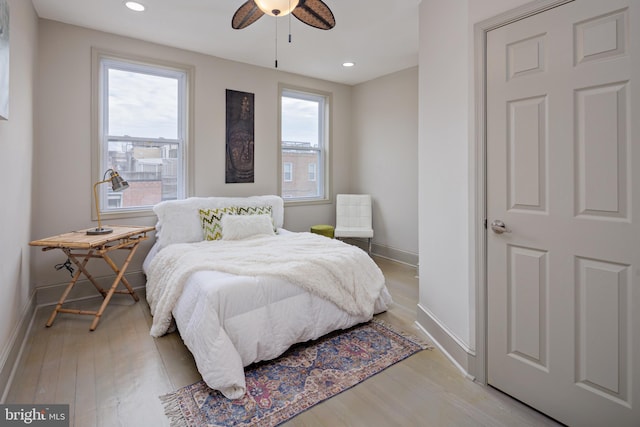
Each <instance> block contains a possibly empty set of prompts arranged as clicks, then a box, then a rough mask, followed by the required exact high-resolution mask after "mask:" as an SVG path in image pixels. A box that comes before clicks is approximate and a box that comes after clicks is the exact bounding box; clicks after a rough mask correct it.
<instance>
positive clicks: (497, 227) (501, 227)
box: [491, 219, 511, 234]
mask: <svg viewBox="0 0 640 427" xmlns="http://www.w3.org/2000/svg"><path fill="white" fill-rule="evenodd" d="M491 229H492V230H493V232H494V233H496V234H502V233H511V230H507V226H506V225H505V224H504V222H503V221H502V220H500V219H495V220H493V222H491Z"/></svg>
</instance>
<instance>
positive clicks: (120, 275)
mask: <svg viewBox="0 0 640 427" xmlns="http://www.w3.org/2000/svg"><path fill="white" fill-rule="evenodd" d="M138 244H139V242H136V243H134V244H133V246H132V247H131V248H130V252H129V255H128V256H127V258H126V259H125V261H124V263H123V264H122V267H121V268H120V269H118V267H117V266H116V265H115V263H114V262H113V261H112V260H111V258H109V257H108V256H107V254H105V253H103V254H102V258H103V259H104V260H105V261H107V264H109V265H110V266H111V268H114V267H115V268H114V271H117V272H118V273H117V276H116V278H115V280H114V281H113V284H112V285H111V287H110V288H109V291H107V295H106V296H105V298H104V301H103V302H102V305H101V306H100V310H98V312H97V313H96V317H95V319H93V323H91V327H90V328H89V330H90V331H95V330H96V328H97V327H98V322H99V321H100V318H101V317H102V313H103V312H104V309H105V308H106V307H107V305H108V304H109V301H111V297H113V294H114V293H115V292H116V288H117V287H118V284H119V283H120V281H121V280H122V279H123V278H124V277H123V276H124V273H125V271H127V268H128V267H129V263H130V262H131V259H132V258H133V254H134V253H135V252H136V249H137V248H138ZM125 281H126V279H125ZM123 284H124V282H123ZM125 286H126V287H127V289H129V290H130V291H131V296H132V297H133V299H134V300H136V301H138V296H137V295H136V293H135V292H134V291H133V288H131V286H128V283H127V284H126V285H125Z"/></svg>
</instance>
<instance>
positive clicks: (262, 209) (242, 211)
mask: <svg viewBox="0 0 640 427" xmlns="http://www.w3.org/2000/svg"><path fill="white" fill-rule="evenodd" d="M235 208H236V214H237V215H269V217H270V218H271V225H272V226H273V231H274V232H275V231H276V230H277V228H276V225H275V222H274V220H273V208H272V207H271V206H269V205H264V206H236V207H235Z"/></svg>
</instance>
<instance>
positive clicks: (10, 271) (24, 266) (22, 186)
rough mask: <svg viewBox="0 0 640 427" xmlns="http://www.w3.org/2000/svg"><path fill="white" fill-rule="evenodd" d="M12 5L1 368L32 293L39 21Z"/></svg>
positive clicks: (20, 0) (4, 128)
mask: <svg viewBox="0 0 640 427" xmlns="http://www.w3.org/2000/svg"><path fill="white" fill-rule="evenodd" d="M8 4H9V10H10V46H11V47H10V72H9V82H10V83H9V97H10V98H9V120H8V121H4V120H0V153H2V154H1V155H0V157H1V158H2V167H0V182H2V183H3V189H2V202H0V236H1V237H0V286H1V287H2V297H1V298H0V368H4V367H5V363H6V362H7V359H8V358H10V357H14V356H11V355H10V354H9V351H10V350H11V344H12V343H13V341H14V340H15V339H16V334H17V330H18V329H19V327H20V324H21V322H22V321H23V318H24V316H25V315H26V314H27V313H26V312H27V310H28V308H29V299H30V297H31V293H32V288H31V286H30V283H29V261H30V253H31V252H30V248H29V241H30V240H31V214H32V208H31V188H32V172H33V171H32V156H33V147H34V135H33V123H34V96H35V93H34V88H35V81H36V79H35V75H36V59H37V58H36V46H37V34H38V27H37V23H38V21H37V17H36V14H35V11H34V10H33V6H32V5H31V2H29V1H24V0H9V1H8ZM28 321H29V319H26V322H28ZM18 344H19V343H18ZM9 363H11V360H9ZM4 374H5V372H4V371H3V374H2V375H1V378H0V384H3V382H4V381H6V376H5V375H4ZM1 392H2V389H1V388H0V393H1Z"/></svg>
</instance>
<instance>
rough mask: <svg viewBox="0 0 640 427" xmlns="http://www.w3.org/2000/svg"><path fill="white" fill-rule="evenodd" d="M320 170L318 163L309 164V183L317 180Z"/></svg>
mask: <svg viewBox="0 0 640 427" xmlns="http://www.w3.org/2000/svg"><path fill="white" fill-rule="evenodd" d="M317 170H318V164H317V163H309V181H315V180H316V171H317Z"/></svg>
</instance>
